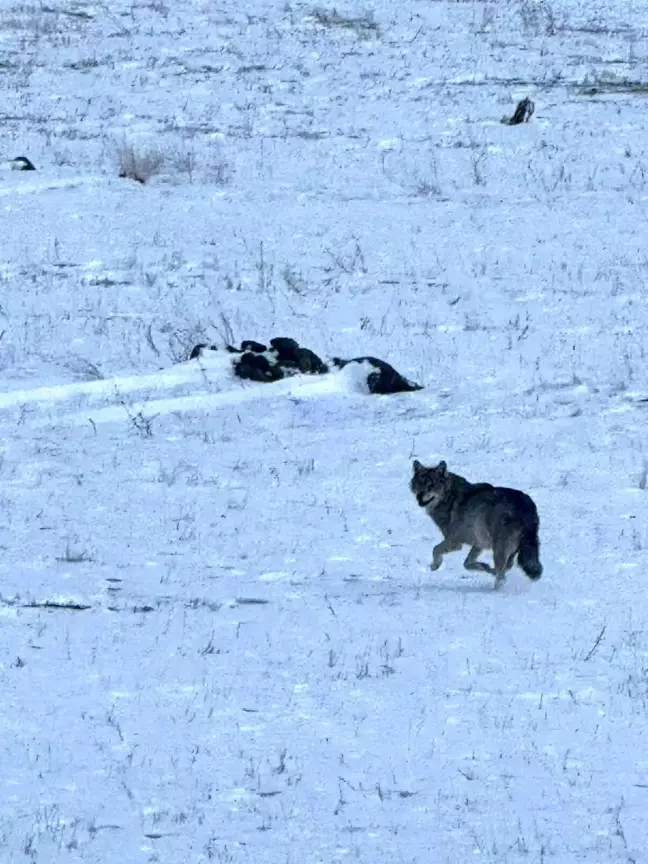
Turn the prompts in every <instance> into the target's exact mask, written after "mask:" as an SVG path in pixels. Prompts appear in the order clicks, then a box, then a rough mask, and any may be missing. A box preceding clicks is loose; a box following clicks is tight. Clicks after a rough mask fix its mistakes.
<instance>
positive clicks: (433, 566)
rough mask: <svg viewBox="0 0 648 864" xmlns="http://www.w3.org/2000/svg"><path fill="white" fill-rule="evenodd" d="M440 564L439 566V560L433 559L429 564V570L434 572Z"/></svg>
mask: <svg viewBox="0 0 648 864" xmlns="http://www.w3.org/2000/svg"><path fill="white" fill-rule="evenodd" d="M440 566H441V562H440V561H433V562H432V563H431V564H430V570H432V572H434V571H435V570H438V569H439V567H440Z"/></svg>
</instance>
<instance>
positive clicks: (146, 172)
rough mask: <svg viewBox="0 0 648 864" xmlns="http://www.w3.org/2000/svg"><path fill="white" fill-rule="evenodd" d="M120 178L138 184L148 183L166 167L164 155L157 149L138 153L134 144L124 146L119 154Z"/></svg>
mask: <svg viewBox="0 0 648 864" xmlns="http://www.w3.org/2000/svg"><path fill="white" fill-rule="evenodd" d="M117 159H118V167H119V176H120V177H122V178H125V179H127V180H135V181H136V182H137V183H148V181H149V180H150V179H151V178H152V177H154V176H155V175H156V174H159V173H160V172H161V170H162V168H163V167H164V162H165V158H164V154H162V153H161V152H160V151H159V150H156V149H155V148H153V149H149V150H141V151H137V150H136V149H135V147H134V146H133V145H132V144H123V145H122V146H121V147H120V148H119V151H118V153H117Z"/></svg>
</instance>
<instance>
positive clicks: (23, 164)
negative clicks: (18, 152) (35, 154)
mask: <svg viewBox="0 0 648 864" xmlns="http://www.w3.org/2000/svg"><path fill="white" fill-rule="evenodd" d="M11 161H12V163H13V165H12V167H13V169H14V171H35V170H36V167H35V165H34V163H33V162H31V160H29V159H28V158H27V157H26V156H16V158H15V159H12V160H11Z"/></svg>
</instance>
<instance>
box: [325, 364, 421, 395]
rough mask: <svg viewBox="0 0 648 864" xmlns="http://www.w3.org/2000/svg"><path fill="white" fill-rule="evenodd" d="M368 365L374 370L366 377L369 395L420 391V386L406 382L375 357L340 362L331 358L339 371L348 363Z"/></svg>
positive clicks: (391, 367)
mask: <svg viewBox="0 0 648 864" xmlns="http://www.w3.org/2000/svg"><path fill="white" fill-rule="evenodd" d="M365 362H366V363H369V364H370V365H371V366H373V367H374V368H375V370H376V371H375V372H370V373H369V375H367V387H368V388H369V392H370V393H374V394H376V395H379V396H385V395H387V394H389V393H412V392H414V391H415V390H422V389H423V388H422V387H421V385H420V384H415V383H414V382H413V381H408V380H407V378H403V376H402V375H401V374H400V372H397V371H396V370H395V369H394V367H393V366H390V365H389V363H385V361H384V360H379V359H378V358H377V357H353V358H352V359H351V360H342V359H340V358H339V357H334V358H333V364H334V365H335V366H337V367H338V368H339V369H343V368H344V367H345V366H346V365H347V364H348V363H365Z"/></svg>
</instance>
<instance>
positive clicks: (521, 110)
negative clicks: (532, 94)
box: [502, 98, 535, 126]
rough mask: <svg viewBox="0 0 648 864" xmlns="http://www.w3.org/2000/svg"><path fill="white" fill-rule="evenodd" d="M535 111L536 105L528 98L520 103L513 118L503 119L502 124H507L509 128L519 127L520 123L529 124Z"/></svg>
mask: <svg viewBox="0 0 648 864" xmlns="http://www.w3.org/2000/svg"><path fill="white" fill-rule="evenodd" d="M534 111H535V105H534V103H533V102H532V101H531V100H530V99H528V98H527V99H522V100H521V101H520V102H518V104H517V108H516V109H515V112H514V114H513V116H512V117H503V118H502V123H505V124H506V125H507V126H518V125H519V124H520V123H528V122H529V120H530V119H531V117H532V116H533V112H534Z"/></svg>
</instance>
